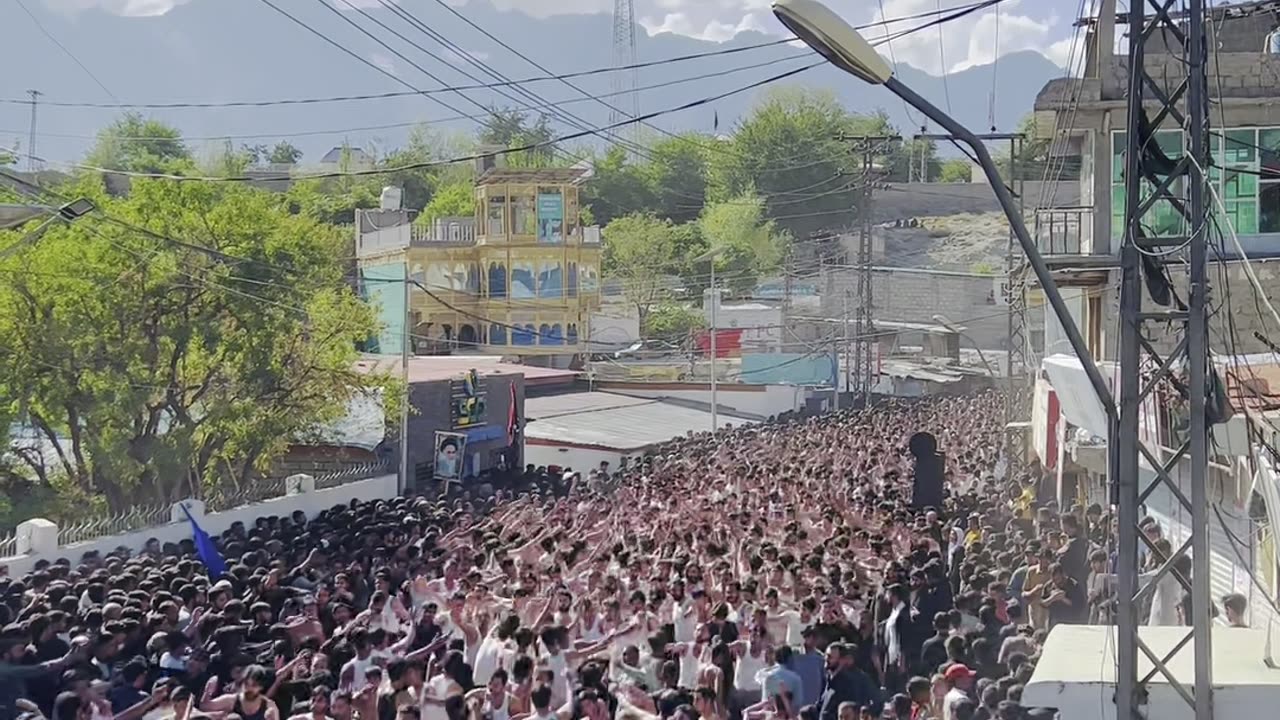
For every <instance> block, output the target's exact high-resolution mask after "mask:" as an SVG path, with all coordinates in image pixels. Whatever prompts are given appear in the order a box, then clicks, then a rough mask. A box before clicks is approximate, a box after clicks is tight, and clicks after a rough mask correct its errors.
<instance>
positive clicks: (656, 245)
mask: <svg viewBox="0 0 1280 720" xmlns="http://www.w3.org/2000/svg"><path fill="white" fill-rule="evenodd" d="M603 239H604V274H605V276H606V277H613V278H617V279H618V280H619V281H620V282H621V283H622V292H623V295H624V296H625V297H626V298H627V300H628V301H630V302H631V303H633V304H634V305H635V306H636V312H637V314H638V315H639V317H640V326H641V327H644V324H645V322H646V319H647V318H648V316H649V311H650V310H651V309H652V308H653V307H654V306H655V305H657V304H658V302H659V301H661V300H662V299H663V298H665V297H666V296H667V291H668V289H669V282H668V281H669V280H670V278H671V276H672V275H673V274H674V272H675V269H676V263H677V257H676V243H675V232H674V226H673V225H672V224H671V221H670V220H663V219H660V218H657V217H654V216H653V215H642V214H639V213H635V214H631V215H624V216H623V217H620V218H616V219H614V220H613V221H612V222H610V223H609V224H608V225H606V226H605V228H604V231H603Z"/></svg>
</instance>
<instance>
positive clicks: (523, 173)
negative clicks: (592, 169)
mask: <svg viewBox="0 0 1280 720" xmlns="http://www.w3.org/2000/svg"><path fill="white" fill-rule="evenodd" d="M586 173H587V169H586V168H491V169H489V170H486V171H485V173H484V174H483V175H481V176H480V177H478V178H476V185H477V186H479V185H493V184H495V183H519V184H527V185H535V184H538V183H545V184H547V185H568V184H571V183H575V182H578V181H579V180H581V179H582V176H583V175H585V174H586Z"/></svg>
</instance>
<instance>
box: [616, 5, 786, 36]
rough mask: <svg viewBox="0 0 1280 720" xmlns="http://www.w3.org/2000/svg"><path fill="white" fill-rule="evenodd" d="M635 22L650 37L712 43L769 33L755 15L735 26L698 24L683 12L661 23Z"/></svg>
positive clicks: (645, 19) (649, 20)
mask: <svg viewBox="0 0 1280 720" xmlns="http://www.w3.org/2000/svg"><path fill="white" fill-rule="evenodd" d="M637 22H638V23H640V25H641V26H642V27H644V29H645V31H646V32H648V33H649V34H650V35H658V34H660V33H665V32H669V33H675V34H676V35H687V36H689V37H696V38H698V39H700V40H710V41H712V42H725V41H726V40H731V39H733V37H734V36H735V35H737V34H738V33H742V32H747V31H756V32H768V31H769V28H768V27H766V26H765V25H764V24H763V23H762V22H760V19H759V17H757V16H756V14H755V13H747V14H746V15H744V16H743V17H742V19H741V20H739V21H738V22H737V24H731V23H726V22H720V21H719V20H709V21H707V22H706V23H702V24H699V23H697V22H696V21H694V20H693V19H691V18H690V17H689V15H688V14H686V13H683V12H677V13H667V14H666V15H665V16H664V17H663V18H662V20H661V21H656V20H654V19H653V18H647V17H644V18H639V19H638V20H637Z"/></svg>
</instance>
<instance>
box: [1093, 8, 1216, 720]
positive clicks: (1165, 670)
mask: <svg viewBox="0 0 1280 720" xmlns="http://www.w3.org/2000/svg"><path fill="white" fill-rule="evenodd" d="M1148 2H1149V3H1150V5H1151V7H1152V9H1153V11H1152V14H1151V15H1149V16H1145V15H1144V13H1143V12H1140V11H1138V8H1140V7H1143V6H1145V5H1147V4H1148V3H1130V7H1131V9H1132V10H1131V12H1130V13H1129V15H1128V20H1129V32H1128V36H1129V73H1130V74H1129V78H1128V79H1129V88H1128V122H1127V128H1126V142H1127V146H1126V150H1125V172H1124V180H1125V214H1124V218H1125V226H1124V236H1123V239H1122V241H1121V246H1120V270H1121V286H1120V326H1121V331H1120V377H1119V383H1120V408H1119V418H1118V421H1117V427H1116V432H1113V433H1112V434H1111V441H1110V443H1109V449H1110V453H1111V466H1110V467H1111V470H1112V472H1111V473H1110V474H1111V476H1112V483H1113V485H1112V488H1113V492H1114V493H1115V502H1116V504H1117V505H1118V508H1119V511H1118V515H1119V523H1120V524H1119V530H1118V534H1119V538H1118V540H1119V557H1118V558H1117V564H1118V567H1117V570H1116V574H1117V578H1118V587H1117V595H1118V613H1117V618H1116V620H1117V639H1116V663H1117V668H1116V706H1117V717H1120V718H1126V719H1127V718H1138V717H1143V713H1142V710H1141V709H1140V708H1141V707H1142V706H1143V705H1144V704H1145V703H1146V699H1147V683H1148V682H1150V681H1151V679H1152V678H1154V677H1155V676H1156V675H1157V674H1158V675H1160V676H1162V677H1163V678H1164V679H1165V680H1166V681H1168V683H1169V686H1170V687H1171V688H1172V689H1173V690H1174V691H1175V692H1177V693H1178V695H1179V696H1180V697H1182V699H1183V700H1185V701H1186V702H1187V703H1188V704H1189V705H1190V706H1191V707H1192V708H1193V709H1194V710H1195V718H1196V720H1212V718H1213V672H1212V664H1211V662H1212V653H1211V649H1212V648H1211V642H1212V623H1211V620H1210V609H1211V603H1212V599H1211V597H1210V587H1209V500H1208V496H1207V489H1206V484H1207V479H1208V478H1207V476H1208V461H1209V458H1208V447H1207V434H1208V427H1207V420H1206V417H1205V406H1206V394H1207V380H1208V373H1209V366H1208V357H1209V343H1208V311H1207V308H1208V302H1207V299H1208V298H1207V296H1208V292H1209V287H1208V276H1207V268H1206V251H1207V243H1208V238H1207V235H1206V226H1207V225H1208V222H1207V220H1206V218H1207V217H1208V216H1209V213H1210V210H1211V209H1210V208H1209V207H1208V205H1207V202H1206V198H1207V195H1206V193H1207V192H1208V190H1207V187H1206V176H1205V168H1207V167H1208V166H1209V162H1210V160H1209V154H1208V143H1207V134H1208V124H1209V123H1208V120H1209V117H1208V109H1209V95H1208V79H1207V74H1206V69H1205V54H1206V36H1205V3H1204V0H1187V3H1186V13H1185V15H1183V16H1181V17H1179V18H1178V19H1177V20H1175V19H1173V18H1172V17H1171V16H1170V8H1171V7H1172V6H1173V5H1174V4H1175V0H1148ZM1107 5H1109V3H1108V4H1107ZM1104 7H1105V5H1104ZM1152 37H1154V38H1156V39H1157V42H1158V43H1160V46H1161V48H1166V49H1162V50H1161V52H1162V53H1170V54H1177V45H1178V44H1179V43H1180V44H1181V45H1182V56H1183V57H1182V60H1183V66H1185V67H1186V70H1187V73H1186V77H1185V78H1182V79H1181V80H1180V81H1179V78H1178V77H1177V76H1176V75H1174V77H1172V78H1170V77H1168V75H1169V74H1170V73H1169V71H1168V67H1169V66H1168V65H1167V64H1165V63H1160V65H1159V70H1158V73H1157V75H1155V76H1153V75H1151V74H1149V73H1148V72H1147V69H1146V66H1145V56H1146V52H1145V50H1146V48H1145V45H1146V42H1147V39H1148V38H1152ZM1106 41H1107V39H1105V38H1104V39H1102V40H1100V41H1099V42H1106ZM1170 46H1171V47H1170ZM1144 104H1145V105H1148V106H1150V107H1144ZM1180 104H1185V110H1183V109H1181V108H1180V107H1179V105H1180ZM1148 110H1154V114H1153V115H1150V116H1148V115H1147V112H1148ZM1157 129H1168V130H1179V131H1182V132H1184V133H1185V135H1184V139H1185V141H1184V143H1183V151H1182V153H1181V155H1179V156H1176V161H1173V159H1172V158H1169V157H1167V156H1166V155H1165V154H1164V153H1162V152H1160V151H1159V150H1158V149H1157V148H1156V143H1155V142H1154V141H1153V138H1152V133H1154V132H1155V131H1156V130H1157ZM1171 163H1172V167H1170V164H1171ZM1157 204H1161V205H1165V206H1167V207H1170V208H1172V209H1173V210H1174V211H1175V212H1178V213H1180V214H1181V215H1182V220H1183V222H1182V230H1181V233H1182V234H1181V235H1180V236H1179V237H1167V236H1161V237H1148V236H1147V235H1146V232H1145V231H1144V227H1143V225H1144V223H1143V219H1144V218H1145V217H1146V216H1147V213H1148V212H1150V211H1151V209H1152V208H1153V207H1155V206H1156V205H1157ZM1144 254H1145V255H1146V256H1147V257H1148V258H1149V259H1148V260H1147V261H1145V262H1144V260H1143V255H1144ZM1156 265H1158V266H1159V272H1161V273H1162V274H1164V276H1165V277H1169V278H1172V277H1175V276H1177V275H1179V274H1181V273H1184V272H1185V273H1186V276H1187V286H1186V287H1187V288H1188V291H1189V298H1188V299H1187V301H1186V309H1185V310H1181V309H1179V307H1180V306H1175V307H1174V308H1173V309H1171V310H1161V311H1157V312H1144V311H1143V308H1142V304H1143V294H1144V292H1145V290H1144V277H1143V276H1144V273H1148V272H1154V271H1155V267H1153V266H1156ZM1152 280H1153V281H1155V280H1154V278H1152ZM1171 285H1172V286H1173V287H1175V288H1176V287H1178V285H1179V283H1176V282H1173V283H1171ZM1167 323H1173V324H1182V326H1183V334H1182V338H1181V339H1180V340H1179V342H1178V343H1177V345H1176V349H1175V350H1174V351H1173V352H1172V353H1171V354H1169V355H1167V356H1162V355H1161V354H1160V353H1159V352H1157V351H1156V349H1155V346H1154V345H1153V344H1152V343H1151V342H1150V341H1149V340H1148V339H1147V335H1148V334H1149V333H1148V332H1147V331H1152V334H1153V333H1154V332H1155V331H1158V329H1159V328H1161V327H1163V326H1165V324H1167ZM1144 354H1145V355H1146V356H1147V360H1148V365H1147V366H1146V370H1147V371H1144V364H1143V359H1144V358H1143V355H1144ZM1183 367H1185V368H1186V371H1187V375H1186V379H1185V382H1182V381H1180V380H1178V379H1175V378H1173V377H1172V374H1173V373H1174V372H1175V371H1179V370H1181V369H1182V368H1183ZM1161 387H1164V388H1169V387H1172V388H1174V390H1175V391H1176V392H1178V393H1180V394H1183V395H1184V396H1185V397H1186V399H1187V404H1188V406H1189V408H1190V418H1189V420H1190V423H1189V424H1190V428H1189V430H1188V432H1187V435H1186V438H1185V439H1184V440H1182V441H1181V442H1180V443H1178V445H1179V446H1178V447H1177V449H1176V450H1175V451H1174V452H1173V453H1172V454H1170V455H1165V454H1163V453H1162V452H1161V450H1160V448H1159V447H1157V446H1154V445H1151V446H1149V445H1147V444H1145V443H1144V442H1143V435H1142V434H1141V433H1140V416H1141V414H1142V405H1143V403H1144V402H1148V401H1153V402H1158V399H1154V398H1158V395H1157V394H1156V393H1155V391H1156V390H1157V388H1161ZM1175 442H1177V440H1170V442H1169V444H1173V443H1175ZM1140 457H1143V458H1146V461H1147V463H1148V464H1149V465H1150V466H1151V467H1153V468H1154V469H1155V473H1156V478H1155V479H1154V480H1153V481H1151V482H1150V483H1146V482H1144V480H1143V479H1142V477H1141V476H1140V475H1139V464H1138V463H1139V458H1140ZM1183 463H1185V465H1183V467H1184V468H1186V469H1188V470H1189V473H1188V474H1189V477H1190V486H1191V488H1190V489H1191V495H1190V497H1188V496H1187V494H1186V493H1185V492H1183V491H1182V489H1181V488H1180V487H1179V485H1178V483H1177V482H1176V481H1175V480H1174V478H1173V475H1174V470H1175V469H1176V468H1178V466H1179V465H1180V464H1183ZM1161 485H1164V486H1165V490H1166V491H1167V492H1168V493H1169V494H1170V495H1171V496H1172V497H1174V498H1176V500H1177V502H1178V503H1179V504H1180V505H1181V507H1182V508H1183V509H1184V510H1185V515H1184V516H1186V517H1190V518H1191V526H1190V528H1189V530H1190V536H1189V537H1188V538H1187V540H1186V542H1184V543H1182V545H1181V546H1180V547H1178V548H1176V550H1175V551H1174V554H1173V556H1172V557H1170V558H1168V560H1167V561H1166V562H1164V563H1163V564H1162V565H1161V566H1160V567H1159V569H1158V570H1157V571H1156V573H1155V576H1154V577H1152V578H1150V579H1149V580H1148V581H1147V582H1145V583H1140V581H1139V577H1138V573H1139V567H1138V548H1139V543H1143V542H1147V544H1148V545H1150V542H1149V541H1148V540H1147V538H1146V536H1145V535H1144V534H1143V533H1142V532H1141V531H1140V530H1139V529H1138V520H1139V512H1140V506H1141V505H1142V503H1143V502H1144V501H1145V500H1146V499H1147V498H1148V497H1149V496H1150V495H1151V494H1152V493H1153V492H1155V491H1156V490H1158V489H1160V486H1161ZM1188 551H1190V553H1191V564H1192V570H1191V578H1190V579H1189V580H1188V579H1187V578H1184V577H1182V576H1181V575H1180V574H1178V573H1175V577H1177V579H1178V580H1179V582H1180V583H1181V584H1182V585H1183V586H1184V587H1188V586H1189V588H1190V590H1191V597H1192V613H1193V617H1192V618H1191V628H1190V629H1189V631H1188V633H1187V636H1186V637H1185V638H1184V639H1183V640H1182V641H1181V642H1179V643H1177V644H1176V645H1175V646H1174V649H1173V650H1172V651H1171V652H1170V653H1168V654H1167V655H1163V656H1161V655H1157V654H1156V653H1155V652H1154V651H1152V650H1151V648H1149V647H1148V646H1147V644H1146V643H1145V642H1143V640H1142V638H1141V637H1140V636H1139V633H1138V630H1139V627H1140V626H1141V625H1142V623H1141V621H1140V618H1139V617H1138V608H1139V607H1141V605H1142V602H1143V600H1144V599H1145V598H1147V597H1149V595H1150V594H1151V593H1152V592H1153V591H1154V589H1155V585H1156V583H1157V582H1159V581H1160V579H1161V578H1163V577H1164V576H1165V575H1166V574H1167V573H1169V572H1172V568H1173V565H1174V564H1175V562H1177V561H1178V560H1179V559H1180V558H1181V557H1182V556H1183V555H1184V554H1186V553H1187V552H1188ZM1140 585H1141V586H1140ZM1178 652H1189V653H1192V656H1193V659H1194V662H1193V665H1192V667H1193V668H1194V677H1192V678H1188V677H1185V674H1184V676H1183V677H1178V676H1177V675H1176V674H1175V673H1174V671H1173V669H1172V667H1171V664H1170V662H1169V661H1170V660H1171V659H1172V657H1173V656H1174V655H1175V654H1176V653H1178ZM1139 657H1145V658H1146V660H1147V661H1149V662H1150V663H1151V665H1152V669H1151V670H1150V671H1149V672H1147V673H1146V674H1145V675H1139V674H1138V671H1139V669H1138V660H1139ZM1184 667H1185V666H1184Z"/></svg>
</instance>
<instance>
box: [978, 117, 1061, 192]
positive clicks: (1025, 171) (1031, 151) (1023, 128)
mask: <svg viewBox="0 0 1280 720" xmlns="http://www.w3.org/2000/svg"><path fill="white" fill-rule="evenodd" d="M1017 132H1019V133H1021V134H1022V137H1023V139H1022V143H1021V146H1020V148H1019V152H1018V155H1017V160H1018V167H1017V171H1018V177H1017V178H1015V179H1018V180H1040V179H1042V178H1044V177H1045V171H1046V169H1048V170H1050V171H1052V172H1053V173H1054V177H1050V178H1047V179H1048V180H1053V179H1054V178H1059V179H1061V178H1064V177H1077V176H1078V173H1079V172H1080V161H1079V160H1078V159H1075V158H1071V159H1064V160H1057V161H1054V162H1052V163H1051V162H1050V154H1049V151H1050V148H1051V146H1052V140H1051V139H1050V138H1047V137H1040V128H1039V127H1038V126H1037V125H1036V116H1035V113H1027V114H1026V115H1024V116H1022V119H1021V120H1019V121H1018V129H1017ZM990 149H991V154H992V155H993V156H995V160H996V167H998V168H999V169H1000V176H1001V177H1003V178H1006V182H1008V181H1009V177H1010V173H1009V143H1007V142H1003V143H994V144H993V145H992V146H991V148H990Z"/></svg>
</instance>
